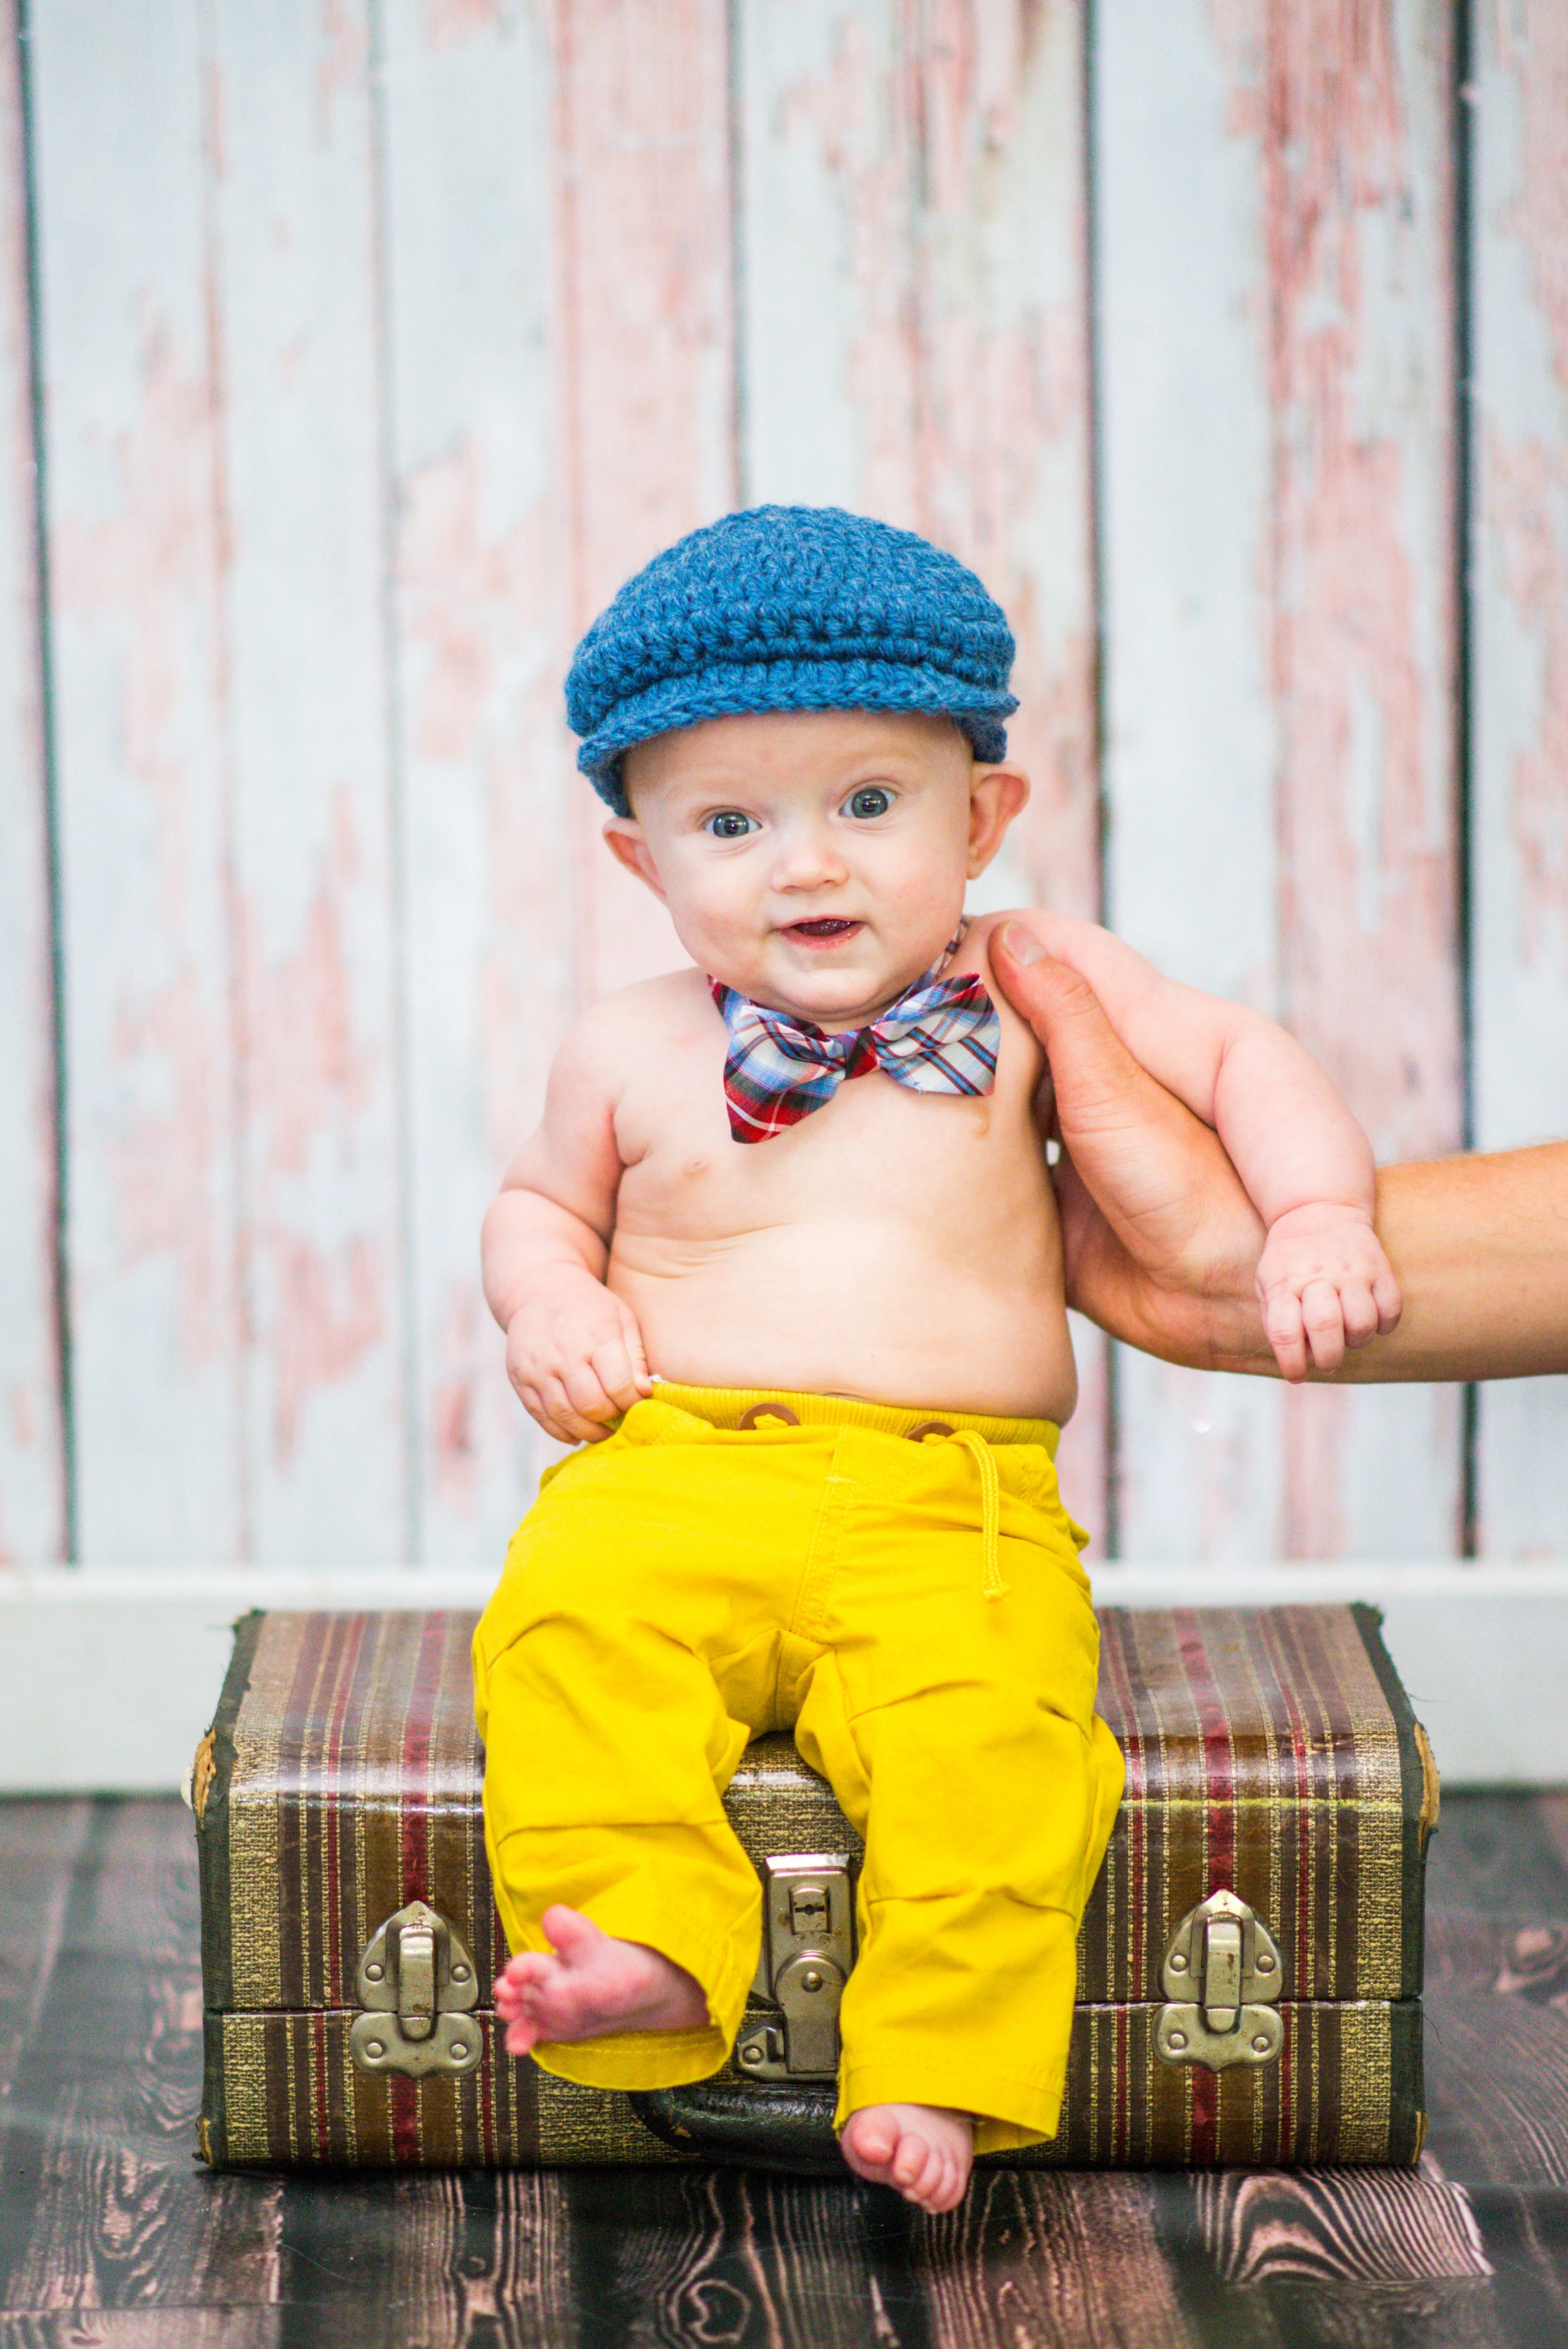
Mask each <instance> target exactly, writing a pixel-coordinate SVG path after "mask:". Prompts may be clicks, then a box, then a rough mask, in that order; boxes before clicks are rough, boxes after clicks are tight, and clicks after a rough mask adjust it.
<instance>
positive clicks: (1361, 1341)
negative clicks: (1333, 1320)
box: [1339, 1280, 1377, 1346]
mask: <svg viewBox="0 0 1568 2349" xmlns="http://www.w3.org/2000/svg"><path fill="white" fill-rule="evenodd" d="M1339 1309H1340V1312H1341V1314H1342V1315H1343V1317H1344V1320H1345V1344H1346V1345H1347V1346H1365V1345H1366V1341H1367V1340H1368V1339H1369V1338H1376V1335H1377V1308H1376V1304H1375V1303H1374V1302H1373V1297H1372V1291H1371V1288H1369V1287H1368V1285H1367V1283H1366V1281H1365V1280H1342V1281H1341V1282H1340V1284H1339Z"/></svg>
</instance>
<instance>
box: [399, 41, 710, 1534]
mask: <svg viewBox="0 0 1568 2349" xmlns="http://www.w3.org/2000/svg"><path fill="white" fill-rule="evenodd" d="M549 33H550V26H549V19H548V16H547V14H546V12H545V10H544V9H543V8H542V7H539V6H534V5H509V6H505V7H496V8H494V9H488V10H486V9H479V10H476V9H474V8H472V7H462V6H455V5H454V6H448V7H445V8H434V9H432V8H431V7H429V6H427V5H426V0H387V5H386V7H385V83H384V87H385V93H386V96H385V106H386V133H385V152H386V158H387V184H388V212H387V240H388V262H389V267H388V285H389V315H390V330H391V342H390V363H391V380H392V397H391V409H392V416H393V419H394V428H395V433H396V447H395V451H394V459H395V479H396V484H397V512H398V516H399V523H398V533H399V534H398V551H397V565H396V581H397V591H396V592H397V613H398V640H399V646H400V664H399V687H398V717H399V754H398V755H399V763H400V771H401V775H402V803H403V813H404V823H405V834H404V838H405V848H404V863H405V869H406V872H407V875H408V893H407V905H408V914H407V921H408V929H407V953H408V957H409V962H408V968H409V1000H410V1042H409V1058H410V1133H411V1142H412V1185H413V1220H412V1235H413V1272H414V1279H415V1298H416V1304H415V1310H416V1316H417V1328H418V1356H417V1359H418V1385H417V1424H418V1444H417V1456H416V1473H417V1475H418V1479H419V1514H420V1518H421V1526H422V1554H423V1555H424V1556H426V1557H431V1558H433V1559H436V1560H439V1561H441V1562H443V1563H450V1562H454V1561H459V1560H461V1561H463V1562H469V1563H475V1564H479V1563H490V1562H493V1563H496V1564H497V1565H498V1564H499V1561H500V1559H501V1557H502V1556H503V1555H504V1549H505V1545H506V1541H507V1538H508V1537H509V1535H510V1534H511V1531H512V1529H513V1527H514V1525H515V1524H516V1521H517V1519H518V1517H519V1516H520V1515H521V1514H522V1511H523V1508H524V1506H525V1504H526V1501H527V1499H528V1495H529V1491H530V1488H531V1485H532V1483H533V1481H534V1477H535V1475H536V1473H537V1470H538V1468H539V1467H540V1466H541V1465H542V1464H543V1463H544V1461H545V1459H546V1458H554V1457H556V1456H557V1452H558V1448H557V1447H556V1446H555V1445H552V1444H548V1443H547V1442H546V1440H545V1438H544V1437H543V1436H542V1435H539V1434H538V1433H537V1431H536V1430H535V1428H534V1426H533V1423H532V1422H531V1421H530V1420H529V1419H528V1418H527V1417H526V1415H525V1413H524V1411H523V1409H522V1407H521V1405H520V1404H519V1403H518V1402H517V1401H516V1398H515V1397H514V1395H513V1393H512V1391H511V1389H510V1387H509V1386H508V1385H507V1382H506V1378H505V1373H504V1369H503V1367H502V1341H501V1338H500V1334H499V1332H498V1331H497V1330H496V1329H495V1327H494V1325H493V1322H492V1320H491V1319H490V1315H489V1313H488V1312H487V1311H486V1309H485V1306H484V1300H483V1296H482V1295H481V1293H480V1288H479V1257H478V1235H479V1226H480V1221H481V1218H482V1216H483V1213H484V1209H485V1208H486V1206H488V1205H489V1203H490V1200H491V1198H492V1197H493V1195H494V1191H495V1187H496V1185H497V1183H498V1182H499V1180H500V1176H501V1172H502V1169H503V1168H504V1165H505V1164H506V1161H507V1160H508V1158H509V1157H510V1156H511V1155H512V1154H513V1153H514V1151H515V1149H516V1148H517V1146H518V1143H520V1142H521V1140H522V1139H523V1137H524V1135H525V1134H526V1133H527V1132H528V1131H529V1129H530V1127H531V1126H532V1125H533V1123H535V1121H536V1119H537V1117H538V1114H539V1109H540V1105H541V1102H542V1100H543V1095H544V1086H545V1075H546V1072H547V1071H548V1068H549V1063H550V1059H551V1056H552V1054H553V1052H554V1050H555V1048H556V1043H557V1042H558V1041H559V1039H560V1036H561V1033H562V1030H563V1029H564V1027H565V1024H566V1019H567V1018H568V1016H569V1012H570V1008H571V1001H572V994H573V987H574V979H575V973H574V968H573V922H572V918H571V903H572V894H573V873H574V866H573V856H574V841H575V839H576V834H577V831H578V821H577V817H576V814H575V813H574V811H575V810H576V807H577V800H578V795H579V793H586V792H587V785H586V784H585V783H583V782H582V781H581V780H580V779H579V778H578V777H577V776H576V774H575V772H574V770H573V766H572V753H571V743H570V738H569V737H568V735H567V732H566V719H565V713H564V709H563V703H562V693H561V685H562V676H563V671H564V667H565V663H566V656H567V652H568V650H569V639H570V635H571V620H570V616H568V615H567V614H566V611H565V609H564V604H565V595H564V589H563V565H564V561H565V548H566V543H567V539H566V526H565V516H564V514H563V512H562V508H561V502H560V495H559V481H560V459H559V450H558V445H557V443H556V439H555V432H556V409H555V396H554V395H555V378H554V373H553V363H552V349H553V302H554V297H555V273H554V269H553V267H552V263H551V257H550V256H551V250H552V239H553V234H554V225H553V224H554V218H555V206H554V201H553V187H552V171H551V160H550V155H551V149H550V139H551V123H552V119H553V117H552V104H553V79H552V66H551V57H550V47H549ZM598 853H599V854H600V855H601V856H604V858H605V862H606V863H608V861H609V860H608V857H607V854H606V852H605V851H604V850H603V849H602V848H600V849H599V851H598ZM668 951H669V950H668V949H667V955H668Z"/></svg>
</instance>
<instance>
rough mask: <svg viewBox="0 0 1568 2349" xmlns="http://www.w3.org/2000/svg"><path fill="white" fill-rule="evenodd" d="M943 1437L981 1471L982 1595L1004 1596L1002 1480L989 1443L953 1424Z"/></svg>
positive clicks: (978, 1432) (968, 1429) (973, 1431)
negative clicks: (960, 1450)
mask: <svg viewBox="0 0 1568 2349" xmlns="http://www.w3.org/2000/svg"><path fill="white" fill-rule="evenodd" d="M944 1440H945V1441H946V1442H947V1443H949V1444H962V1445H963V1448H964V1450H965V1451H966V1452H967V1453H968V1454H970V1456H971V1459H972V1460H973V1462H974V1464H975V1466H976V1468H977V1469H978V1470H979V1471H980V1539H981V1560H982V1564H981V1577H980V1588H981V1596H982V1597H983V1598H986V1599H1001V1598H1003V1597H1005V1595H1006V1592H1007V1588H1008V1586H1007V1584H1006V1583H1005V1582H1003V1580H1002V1557H1001V1551H1000V1548H999V1537H1000V1535H1001V1532H1002V1483H1001V1479H1000V1478H999V1477H998V1475H997V1473H996V1463H995V1461H994V1460H993V1459H992V1454H991V1446H990V1444H988V1443H987V1442H986V1440H985V1438H984V1436H983V1435H981V1433H980V1431H979V1429H978V1428H973V1427H955V1428H954V1429H953V1430H952V1432H951V1433H950V1434H949V1435H948V1436H947V1437H946V1438H945V1439H944Z"/></svg>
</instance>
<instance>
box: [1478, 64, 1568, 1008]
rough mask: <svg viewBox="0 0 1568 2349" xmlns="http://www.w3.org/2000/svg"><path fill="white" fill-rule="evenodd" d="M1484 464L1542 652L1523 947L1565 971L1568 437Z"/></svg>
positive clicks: (1518, 593)
mask: <svg viewBox="0 0 1568 2349" xmlns="http://www.w3.org/2000/svg"><path fill="white" fill-rule="evenodd" d="M1564 83H1565V87H1568V76H1564ZM1563 171H1565V172H1568V154H1565V155H1564V157H1563ZM1483 464H1484V472H1485V482H1486V490H1485V497H1486V527H1487V529H1488V531H1489V532H1490V533H1491V534H1492V536H1493V537H1494V539H1495V540H1496V542H1497V551H1498V560H1499V566H1500V569H1501V574H1502V582H1503V586H1504V590H1505V592H1506V594H1507V595H1508V597H1509V600H1510V602H1511V605H1512V606H1513V609H1514V613H1515V615H1516V616H1517V618H1518V620H1519V622H1520V623H1521V626H1522V627H1523V628H1524V630H1525V631H1526V632H1527V633H1528V635H1529V636H1532V637H1533V638H1534V640H1535V641H1536V643H1537V645H1538V647H1539V654H1540V662H1541V688H1540V701H1539V715H1538V718H1537V722H1536V730H1535V739H1534V740H1533V742H1532V744H1531V746H1530V747H1529V749H1528V750H1518V751H1516V752H1515V754H1514V758H1513V762H1512V775H1511V781H1512V802H1513V804H1512V828H1513V843H1514V852H1515V854H1516V855H1517V857H1518V861H1519V874H1520V880H1521V916H1522V919H1521V931H1520V938H1519V947H1520V951H1521V954H1522V956H1523V957H1524V960H1525V962H1526V963H1527V964H1532V963H1537V962H1545V961H1548V960H1550V961H1552V962H1553V963H1554V964H1555V966H1556V968H1558V969H1559V970H1560V971H1561V972H1562V973H1563V976H1564V977H1568V445H1563V446H1560V447H1556V448H1553V447H1551V446H1549V445H1548V444H1546V443H1545V442H1543V441H1541V440H1531V441H1526V442H1523V443H1518V442H1514V441H1512V440H1510V439H1509V438H1508V437H1507V436H1506V435H1505V434H1503V433H1502V432H1501V431H1498V430H1497V429H1490V430H1489V431H1488V432H1487V434H1486V437H1485V440H1484V444H1483Z"/></svg>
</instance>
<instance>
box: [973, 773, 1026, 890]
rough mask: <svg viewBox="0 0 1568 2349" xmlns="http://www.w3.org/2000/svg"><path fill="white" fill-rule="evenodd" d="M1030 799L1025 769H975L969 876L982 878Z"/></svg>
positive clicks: (974, 878)
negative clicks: (1016, 817) (1013, 823)
mask: <svg viewBox="0 0 1568 2349" xmlns="http://www.w3.org/2000/svg"><path fill="white" fill-rule="evenodd" d="M1028 797H1029V778H1028V776H1027V775H1026V774H1025V773H1024V771H1023V768H1022V767H981V766H977V767H976V768H975V771H974V773H973V776H972V777H971V781H970V787H969V877H970V879H971V881H973V880H976V879H978V878H979V876H980V874H982V873H983V872H984V871H985V868H986V866H987V865H988V864H990V863H991V860H992V857H993V856H994V855H995V854H996V852H997V850H998V849H999V848H1000V847H1001V846H1002V835H1003V834H1004V833H1005V832H1006V830H1007V827H1008V825H1009V824H1010V823H1012V819H1013V817H1014V816H1015V815H1017V814H1018V813H1019V812H1020V810H1021V809H1022V808H1023V805H1024V804H1025V802H1027V800H1028Z"/></svg>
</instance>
